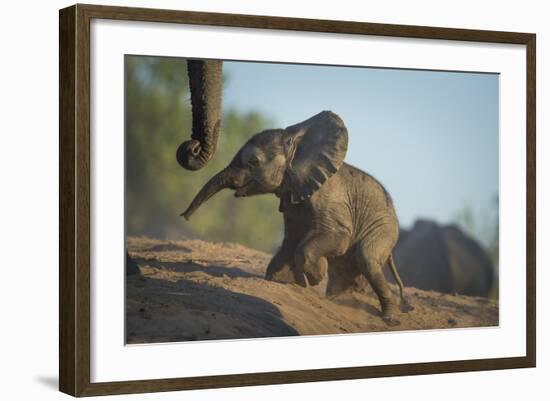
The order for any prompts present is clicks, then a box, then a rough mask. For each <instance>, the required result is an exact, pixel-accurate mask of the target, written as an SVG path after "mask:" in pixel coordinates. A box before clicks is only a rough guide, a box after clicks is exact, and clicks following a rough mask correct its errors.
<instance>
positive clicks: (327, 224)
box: [182, 111, 404, 324]
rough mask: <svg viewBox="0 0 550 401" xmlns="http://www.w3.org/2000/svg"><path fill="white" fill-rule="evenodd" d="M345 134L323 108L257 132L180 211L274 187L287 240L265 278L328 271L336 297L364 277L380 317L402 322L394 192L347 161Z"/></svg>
mask: <svg viewBox="0 0 550 401" xmlns="http://www.w3.org/2000/svg"><path fill="white" fill-rule="evenodd" d="M347 145H348V132H347V129H346V127H345V125H344V123H343V121H342V120H341V119H340V117H339V116H338V115H336V114H334V113H332V112H330V111H323V112H321V113H319V114H317V115H315V116H313V117H311V118H310V119H308V120H306V121H304V122H301V123H299V124H296V125H293V126H290V127H288V128H286V129H273V130H266V131H263V132H260V133H259V134H256V135H254V136H253V137H252V138H251V139H250V140H249V141H248V142H247V143H246V144H245V145H244V146H243V147H242V148H241V149H240V150H239V152H238V153H237V155H236V156H235V157H234V158H233V160H232V161H231V163H230V164H229V165H228V166H227V167H226V168H225V169H224V170H222V171H221V172H219V173H218V174H216V175H215V176H214V177H212V178H211V179H210V181H208V182H207V183H206V185H205V186H204V187H203V188H202V189H201V190H200V192H199V193H198V194H197V195H196V196H195V198H194V199H193V201H192V202H191V204H190V205H189V207H188V208H187V210H186V211H185V212H184V213H182V215H183V216H185V218H186V219H189V218H190V216H191V215H192V214H193V212H194V211H195V210H196V209H197V208H198V207H199V206H200V205H201V204H202V203H203V202H205V201H206V200H208V199H209V198H210V197H211V196H213V195H214V194H215V193H217V192H218V191H220V190H221V189H224V188H230V189H233V190H235V196H236V197H241V196H252V195H258V194H266V193H272V194H275V195H276V196H277V197H278V198H279V199H280V204H279V211H280V212H282V213H283V216H284V229H285V233H284V240H283V243H282V245H281V248H280V249H279V251H278V252H277V253H276V255H275V256H274V257H273V259H272V260H271V262H270V263H269V266H268V268H267V273H266V278H267V279H268V280H274V281H279V282H286V283H297V284H299V285H302V286H304V287H305V286H306V280H305V278H304V275H305V277H307V280H308V282H309V284H310V285H316V284H318V283H319V282H320V281H321V280H322V279H323V277H324V275H325V273H326V272H328V284H327V295H336V294H338V293H339V292H341V291H344V290H345V289H347V288H349V287H350V286H352V285H353V284H354V282H355V280H356V279H357V278H358V277H360V276H361V275H364V276H365V277H366V278H367V279H368V281H369V282H370V284H371V286H372V288H373V289H374V291H375V292H376V294H377V296H378V298H379V300H380V305H381V307H382V316H383V317H384V318H385V319H386V321H387V322H388V323H389V324H392V323H393V324H397V323H398V322H397V321H396V320H395V319H394V318H393V315H394V313H395V312H397V310H398V304H397V302H396V301H395V300H394V297H393V296H392V292H391V290H390V288H389V286H388V284H387V282H386V279H385V277H384V274H383V271H382V269H383V267H384V265H385V264H386V263H388V264H389V266H390V268H391V271H392V273H393V275H394V277H395V279H396V282H397V283H398V285H399V287H400V294H401V300H402V302H404V299H403V283H402V282H401V279H400V278H399V275H398V273H397V270H396V268H395V264H394V262H393V258H392V254H391V252H392V250H393V247H394V246H395V243H396V241H397V237H398V233H399V225H398V222H397V217H396V214H395V210H394V208H393V204H392V200H391V198H390V195H389V194H388V193H387V192H386V190H385V189H384V187H383V186H382V185H381V184H380V183H379V182H378V181H376V180H375V179H374V178H373V177H371V176H370V175H368V174H366V173H364V172H363V171H361V170H359V169H356V168H355V167H352V166H350V165H348V164H346V163H343V160H344V157H345V155H346V151H347Z"/></svg>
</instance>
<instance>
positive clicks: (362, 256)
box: [356, 241, 399, 325]
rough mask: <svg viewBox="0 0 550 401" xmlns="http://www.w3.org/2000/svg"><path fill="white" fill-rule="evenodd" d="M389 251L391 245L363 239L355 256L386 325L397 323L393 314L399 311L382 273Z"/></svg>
mask: <svg viewBox="0 0 550 401" xmlns="http://www.w3.org/2000/svg"><path fill="white" fill-rule="evenodd" d="M390 252H391V246H386V243H385V242H384V241H379V242H378V243H377V242H367V241H365V242H363V243H360V244H359V246H358V247H357V251H356V257H357V264H358V266H359V268H360V269H361V271H362V272H363V274H364V275H365V276H366V277H367V280H368V281H369V283H370V285H371V286H372V289H373V290H374V292H375V293H376V295H377V296H378V300H379V301H380V307H381V309H382V317H383V319H384V320H385V321H386V323H387V324H388V325H397V324H399V321H398V320H396V319H395V317H394V315H395V314H396V313H397V312H399V306H398V304H397V302H396V301H395V299H394V296H393V293H392V291H391V289H390V287H389V285H388V282H387V281H386V278H385V277H384V273H383V267H384V265H385V263H386V261H387V260H388V257H389V254H390Z"/></svg>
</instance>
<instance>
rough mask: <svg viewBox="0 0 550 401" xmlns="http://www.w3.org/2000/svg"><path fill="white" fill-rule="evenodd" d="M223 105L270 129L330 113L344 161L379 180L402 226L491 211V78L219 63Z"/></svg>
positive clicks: (494, 135) (494, 184) (495, 137)
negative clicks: (338, 123)
mask: <svg viewBox="0 0 550 401" xmlns="http://www.w3.org/2000/svg"><path fill="white" fill-rule="evenodd" d="M224 72H225V74H226V76H227V82H226V86H225V87H224V92H223V96H224V99H223V107H224V109H226V110H227V109H229V108H237V109H239V110H240V111H246V110H256V111H260V112H261V113H262V114H264V115H266V116H268V117H270V118H272V119H273V120H274V121H275V122H276V126H277V127H286V126H288V125H291V124H294V123H297V122H300V121H303V120H305V119H306V118H308V117H311V116H312V115H314V114H316V113H318V112H320V111H321V110H332V111H334V112H336V113H337V114H339V115H340V116H341V117H342V119H343V120H344V122H345V124H346V126H347V127H348V131H349V135H350V138H349V147H348V153H347V156H346V159H345V161H346V162H347V163H349V164H352V165H354V166H356V167H359V168H361V169H362V170H364V171H367V172H369V173H370V174H372V175H374V176H375V177H377V178H378V179H379V180H380V181H381V182H382V183H383V184H384V185H385V186H386V188H387V189H388V191H389V192H390V194H391V195H392V197H393V199H394V203H395V206H396V210H397V214H398V216H399V219H400V222H401V224H402V226H404V227H410V226H411V225H412V223H413V222H414V221H415V219H417V218H430V219H433V220H436V221H438V222H440V223H449V222H452V221H453V219H454V218H455V217H456V215H457V213H458V212H460V211H461V210H463V209H464V208H465V207H466V206H468V207H470V208H472V210H473V211H474V213H475V214H476V215H481V214H483V213H484V212H486V211H487V210H490V208H491V207H493V205H494V203H492V202H494V198H495V196H496V195H497V194H498V188H499V183H498V181H499V155H498V144H499V142H498V141H499V127H498V113H499V110H498V99H499V81H498V75H495V74H478V73H461V72H439V71H417V70H398V69H377V68H358V67H331V66H311V65H295V64H270V63H250V62H225V63H224Z"/></svg>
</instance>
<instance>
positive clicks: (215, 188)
mask: <svg viewBox="0 0 550 401" xmlns="http://www.w3.org/2000/svg"><path fill="white" fill-rule="evenodd" d="M237 178H238V173H237V171H236V170H235V169H233V168H230V167H228V168H225V169H224V170H222V171H220V172H219V173H218V174H216V175H215V176H214V177H212V178H211V179H210V180H209V181H208V182H207V183H206V184H204V186H203V187H202V188H201V190H200V191H199V193H198V194H197V195H195V198H194V199H193V200H192V201H191V204H190V205H189V207H187V210H186V211H185V212H183V213H182V214H181V215H180V216H183V217H185V220H189V219H190V218H191V215H192V214H193V213H194V212H195V211H196V210H197V209H198V208H199V207H200V206H201V205H202V204H203V203H204V202H206V201H207V200H208V199H210V198H211V197H212V196H214V195H215V194H216V193H218V192H219V191H221V190H222V189H225V188H235V187H236V185H237V181H238V180H237Z"/></svg>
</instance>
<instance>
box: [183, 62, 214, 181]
mask: <svg viewBox="0 0 550 401" xmlns="http://www.w3.org/2000/svg"><path fill="white" fill-rule="evenodd" d="M187 73H188V75H189V89H190V91H191V108H192V117H193V125H192V133H191V139H190V140H187V141H185V142H183V143H182V144H181V145H180V146H179V147H178V150H177V152H176V158H177V160H178V163H179V164H180V165H181V166H182V167H183V168H185V169H187V170H199V169H201V168H203V167H204V166H205V165H206V164H207V163H208V161H209V160H210V159H211V158H212V156H213V155H214V153H215V152H216V145H217V143H218V138H219V135H220V125H221V89H222V88H221V87H222V62H221V61H216V60H209V61H202V60H188V61H187Z"/></svg>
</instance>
